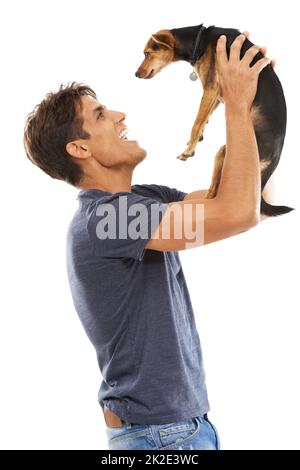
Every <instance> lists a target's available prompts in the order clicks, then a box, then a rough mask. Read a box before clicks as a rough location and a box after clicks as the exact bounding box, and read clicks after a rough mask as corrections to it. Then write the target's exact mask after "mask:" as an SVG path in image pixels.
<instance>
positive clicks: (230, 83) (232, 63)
mask: <svg viewBox="0 0 300 470" xmlns="http://www.w3.org/2000/svg"><path fill="white" fill-rule="evenodd" d="M226 40H227V38H226V36H223V35H222V36H221V37H220V38H219V40H218V42H217V49H216V51H217V70H218V75H219V81H220V96H221V99H222V100H223V102H224V103H225V104H226V105H229V106H231V105H233V106H237V105H239V106H241V107H244V108H246V109H248V110H250V109H251V106H252V103H253V100H254V98H255V95H256V91H257V82H258V76H259V74H260V72H261V71H262V69H263V68H264V67H266V65H268V64H269V63H271V60H270V59H269V58H267V57H263V58H262V59H260V60H258V61H257V62H256V63H255V64H254V65H253V66H252V67H250V63H251V62H252V60H253V58H254V57H255V56H256V54H257V53H258V52H259V51H260V49H261V48H259V47H258V46H255V45H254V46H252V47H250V48H249V49H248V50H247V51H246V52H245V54H244V56H243V58H242V59H240V51H241V47H242V45H243V42H244V40H245V35H243V34H240V35H239V36H237V37H236V38H235V40H234V41H233V43H232V45H231V47H230V56H229V59H228V58H227V53H226ZM263 49H264V50H265V51H266V49H265V48H263Z"/></svg>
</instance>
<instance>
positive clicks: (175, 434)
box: [159, 417, 201, 450]
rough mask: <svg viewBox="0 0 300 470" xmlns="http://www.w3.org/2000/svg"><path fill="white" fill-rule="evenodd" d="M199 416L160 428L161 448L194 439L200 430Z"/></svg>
mask: <svg viewBox="0 0 300 470" xmlns="http://www.w3.org/2000/svg"><path fill="white" fill-rule="evenodd" d="M200 426H201V424H200V420H199V418H197V417H195V418H190V419H187V420H184V421H179V422H177V423H171V424H169V425H167V426H165V425H164V427H163V428H161V429H160V430H159V437H160V440H161V444H162V447H160V450H161V449H167V448H168V447H170V446H174V445H179V444H180V445H181V444H184V443H185V442H186V441H188V440H190V439H193V438H194V437H195V436H196V435H197V434H198V432H199V431H200Z"/></svg>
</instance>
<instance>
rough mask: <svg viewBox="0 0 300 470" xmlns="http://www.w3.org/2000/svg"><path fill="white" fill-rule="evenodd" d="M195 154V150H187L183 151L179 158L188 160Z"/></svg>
mask: <svg viewBox="0 0 300 470" xmlns="http://www.w3.org/2000/svg"><path fill="white" fill-rule="evenodd" d="M194 155H195V152H191V151H185V152H183V153H181V154H180V155H178V157H177V158H179V160H187V159H188V158H190V157H193V156H194Z"/></svg>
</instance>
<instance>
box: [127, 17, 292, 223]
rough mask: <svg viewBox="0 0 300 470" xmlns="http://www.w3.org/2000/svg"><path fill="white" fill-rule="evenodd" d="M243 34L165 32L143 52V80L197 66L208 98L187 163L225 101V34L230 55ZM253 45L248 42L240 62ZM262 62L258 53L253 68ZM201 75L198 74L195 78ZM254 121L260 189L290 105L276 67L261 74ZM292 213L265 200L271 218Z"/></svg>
mask: <svg viewBox="0 0 300 470" xmlns="http://www.w3.org/2000/svg"><path fill="white" fill-rule="evenodd" d="M239 34H241V32H240V31H239V30H238V29H228V28H218V27H215V26H209V27H208V28H206V27H204V26H203V24H201V25H197V26H190V27H185V28H176V29H162V30H160V31H158V32H157V33H155V34H153V35H152V36H151V38H150V39H149V40H148V41H147V43H146V46H145V48H144V55H145V59H144V60H143V62H142V63H141V65H140V67H139V68H138V70H137V72H136V74H135V75H136V76H137V77H139V78H152V77H154V76H155V75H156V74H157V73H158V72H160V71H161V70H162V69H163V68H164V67H166V66H167V65H169V64H171V63H172V62H175V61H178V60H184V61H186V62H189V63H190V64H191V65H192V66H193V67H194V72H193V73H192V74H191V76H190V78H191V79H192V80H193V79H195V78H197V75H198V76H199V77H200V80H201V83H202V86H203V96H202V99H201V103H200V108H199V111H198V114H197V117H196V120H195V122H194V125H193V128H192V132H191V136H190V140H189V142H188V147H187V149H186V150H185V151H184V152H183V153H182V154H180V155H179V156H178V157H177V158H179V159H180V160H187V158H189V157H192V156H193V155H194V153H195V149H196V146H197V144H198V142H199V140H202V139H203V132H204V128H205V125H206V124H207V122H208V119H209V116H210V115H211V114H212V112H213V111H214V110H215V109H216V107H217V106H218V105H219V103H220V102H221V100H220V97H219V95H220V88H219V80H218V73H217V69H216V45H217V41H218V38H219V37H220V36H221V35H225V36H226V37H227V41H226V49H227V56H228V58H229V50H230V46H231V44H232V42H233V41H234V39H235V38H236V37H237V36H238V35H239ZM253 45H254V44H253V43H252V42H251V41H250V40H249V39H248V38H246V39H245V41H244V43H243V46H242V49H241V55H240V58H242V57H243V56H244V54H245V52H246V50H247V49H249V48H250V47H251V46H253ZM262 57H263V55H262V53H261V52H258V53H257V54H256V56H255V57H254V59H253V60H252V62H251V64H250V66H252V65H254V64H255V63H256V62H257V60H259V59H261V58H262ZM195 71H196V72H197V74H196V73H195ZM251 118H252V122H253V126H254V130H255V135H256V140H257V145H258V151H259V158H260V167H261V190H263V189H264V187H265V185H266V183H267V181H268V179H269V178H270V176H271V175H272V173H273V172H274V170H275V168H276V167H277V165H278V162H279V159H280V155H281V151H282V147H283V144H284V139H285V133H286V103H285V98H284V93H283V89H282V86H281V83H280V81H279V79H278V77H277V75H276V73H275V71H274V69H273V67H272V65H271V64H268V65H267V66H266V67H264V69H263V70H262V71H261V73H260V75H259V79H258V86H257V93H256V96H255V99H254V101H253V104H252V108H251ZM225 152H226V146H225V145H223V146H222V147H221V148H220V150H219V151H218V152H217V154H216V157H215V163H214V170H213V176H212V182H211V185H210V188H209V191H208V194H207V198H213V197H214V196H215V195H216V193H217V190H218V186H219V182H220V178H221V172H222V166H223V161H224V157H225ZM291 210H293V209H292V208H291V207H287V206H273V205H271V204H268V203H267V202H266V201H264V199H263V198H262V199H261V213H262V214H265V215H268V216H276V215H281V214H285V213H287V212H290V211H291Z"/></svg>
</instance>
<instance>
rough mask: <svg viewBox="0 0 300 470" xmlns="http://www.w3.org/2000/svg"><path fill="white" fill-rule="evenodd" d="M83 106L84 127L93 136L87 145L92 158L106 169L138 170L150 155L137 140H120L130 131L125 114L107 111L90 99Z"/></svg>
mask: <svg viewBox="0 0 300 470" xmlns="http://www.w3.org/2000/svg"><path fill="white" fill-rule="evenodd" d="M81 104H82V109H81V112H80V114H81V117H82V118H83V125H82V127H83V130H85V131H86V132H88V133H89V135H90V137H89V138H88V139H87V140H86V141H85V144H86V145H87V146H88V149H89V151H90V153H91V156H92V158H94V159H95V160H97V162H99V163H101V165H103V166H105V167H113V166H115V167H118V166H123V165H126V166H130V167H131V166H132V167H135V166H136V165H137V164H138V163H139V162H141V161H142V160H144V158H145V157H146V154H147V152H146V150H144V149H143V148H141V147H140V146H139V144H138V142H137V141H136V140H132V141H130V140H124V139H121V138H120V136H119V135H120V132H121V131H122V129H124V128H125V127H126V125H125V124H124V120H125V117H126V115H125V114H124V113H122V112H119V111H112V110H110V109H106V108H105V106H104V105H101V104H100V103H98V101H96V100H95V99H94V98H92V97H90V96H82V97H81Z"/></svg>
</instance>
